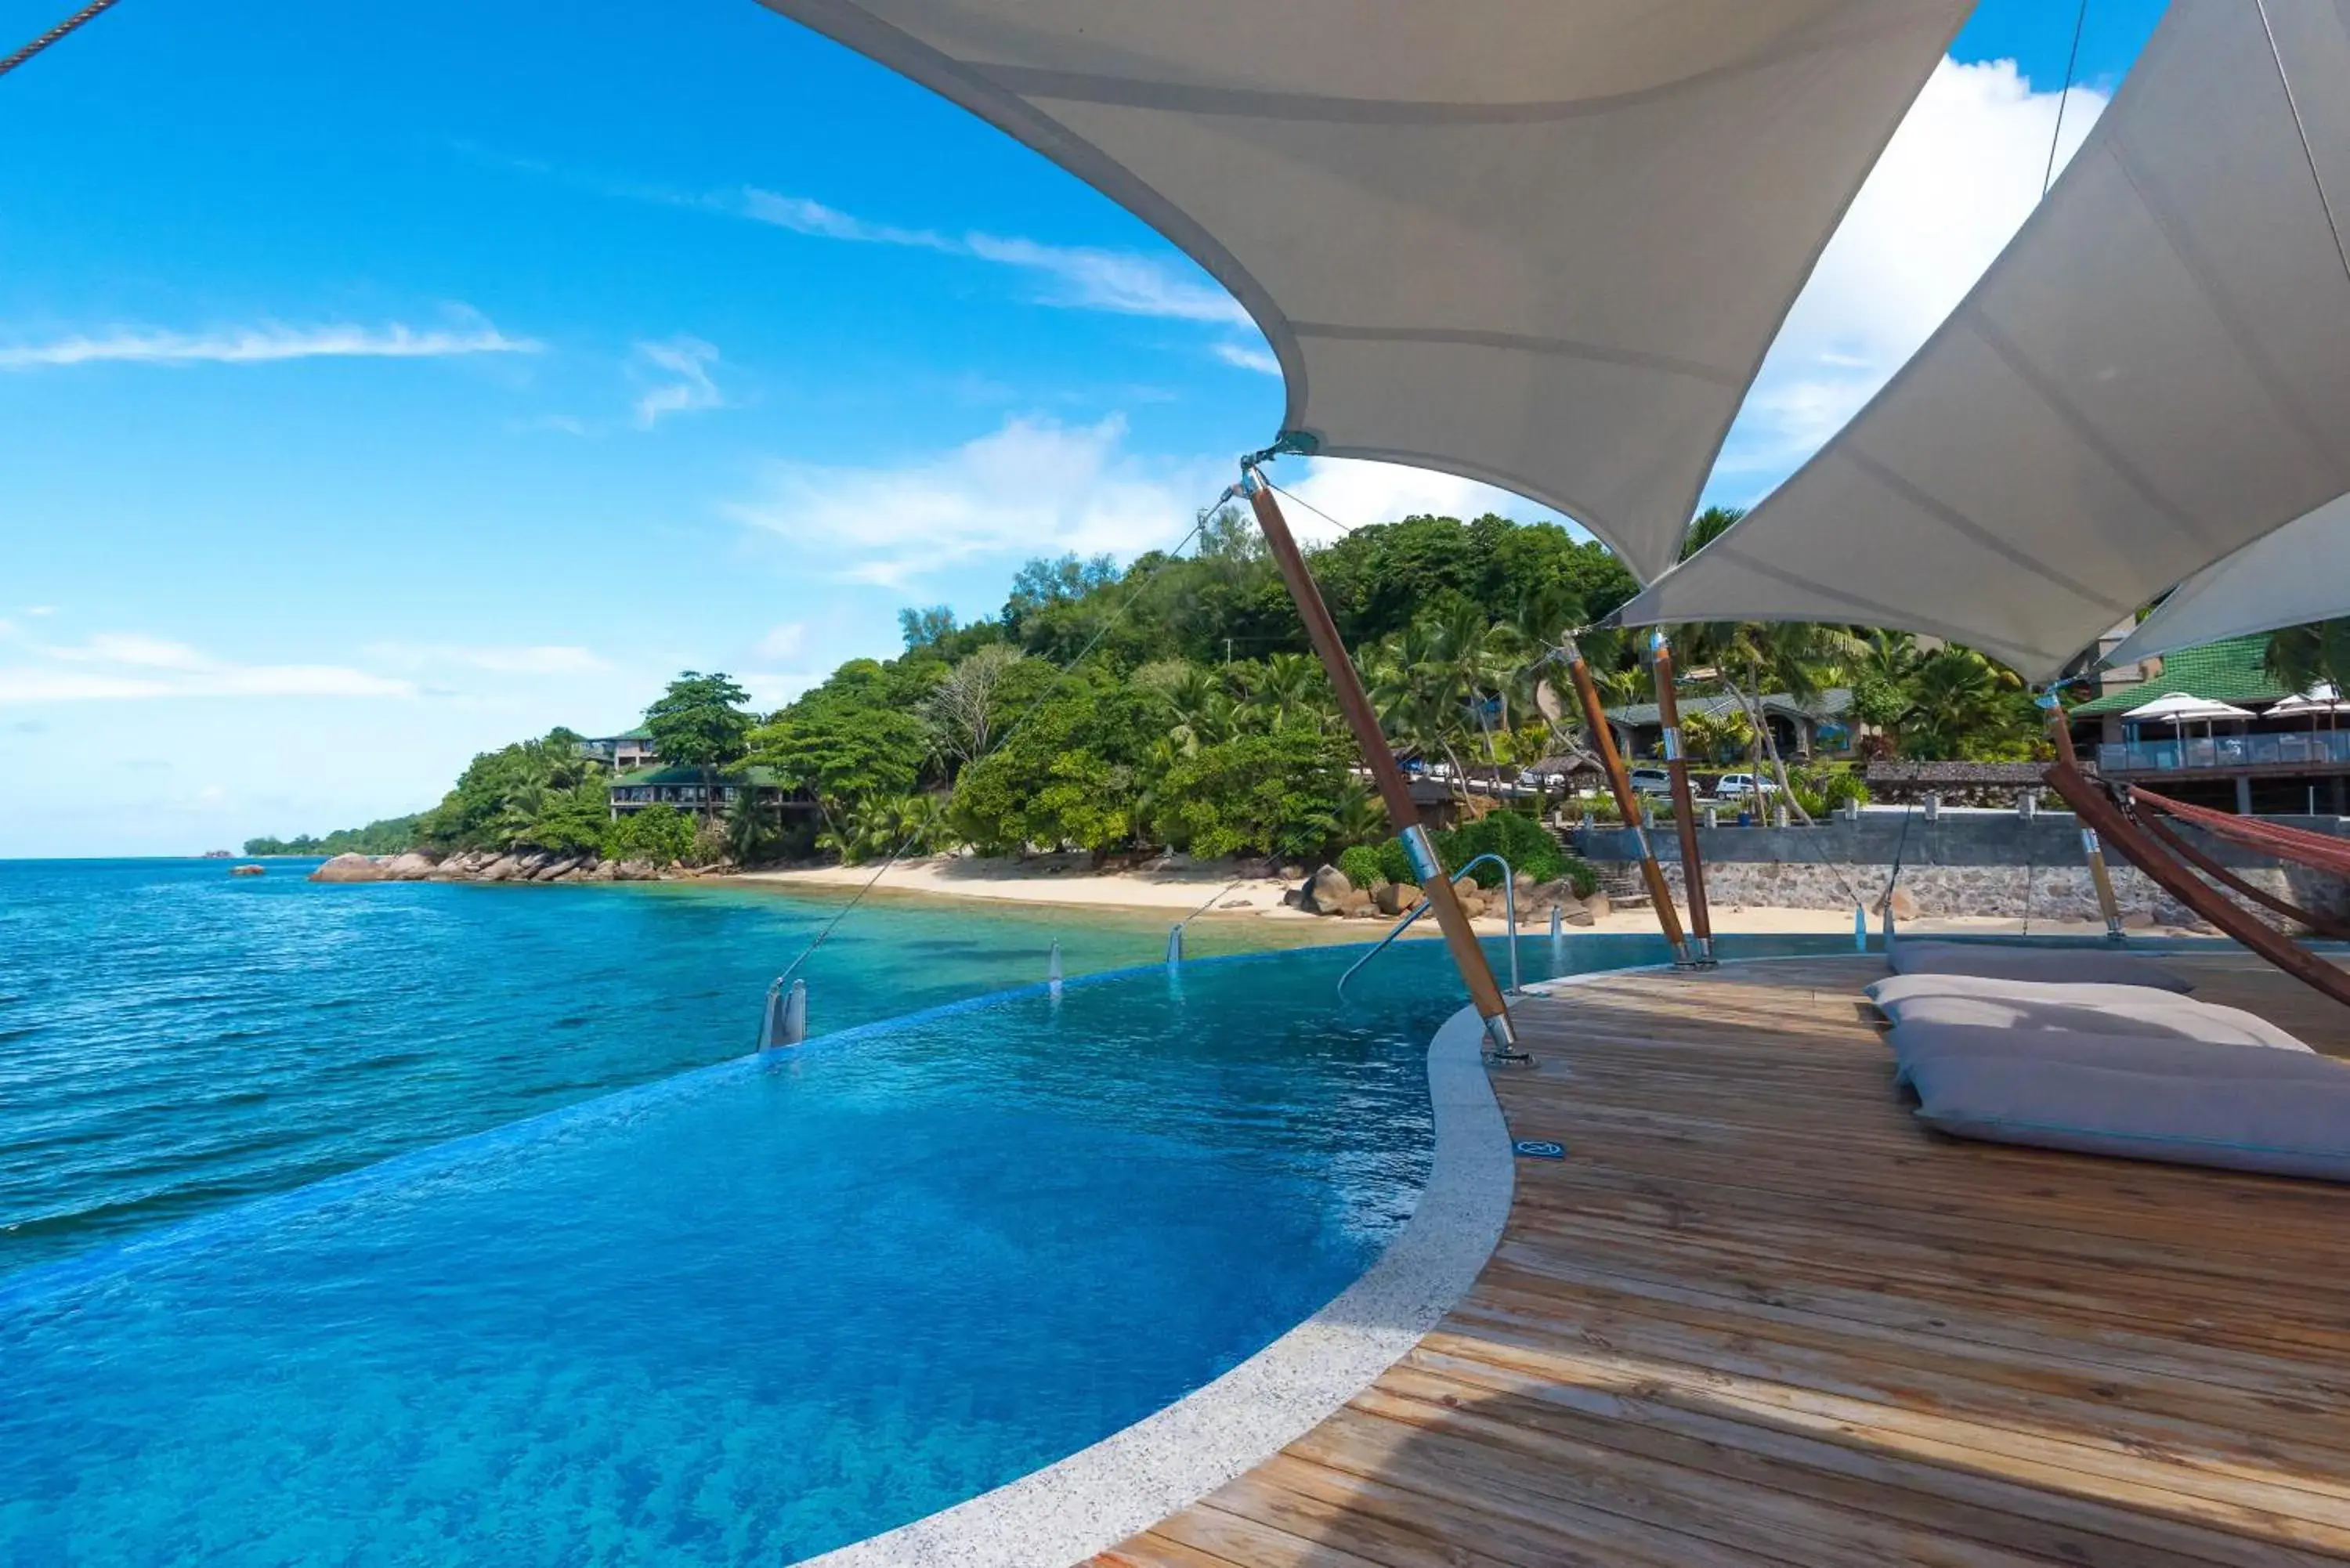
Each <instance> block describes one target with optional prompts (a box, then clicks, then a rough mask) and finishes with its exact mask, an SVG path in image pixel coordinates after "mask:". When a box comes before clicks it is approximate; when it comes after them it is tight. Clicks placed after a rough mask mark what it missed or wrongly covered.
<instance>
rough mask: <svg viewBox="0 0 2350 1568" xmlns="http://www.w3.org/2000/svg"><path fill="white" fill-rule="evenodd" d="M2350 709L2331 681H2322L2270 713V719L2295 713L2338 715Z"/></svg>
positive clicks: (2299, 692) (2292, 697)
mask: <svg viewBox="0 0 2350 1568" xmlns="http://www.w3.org/2000/svg"><path fill="white" fill-rule="evenodd" d="M2345 708H2350V702H2345V701H2342V693H2341V692H2339V691H2335V690H2334V686H2333V683H2332V682H2330V681H2324V680H2321V681H2319V682H2318V683H2317V684H2316V685H2314V686H2313V687H2311V688H2310V689H2309V690H2308V691H2296V692H2294V693H2293V695H2292V696H2290V697H2288V698H2286V699H2285V700H2284V701H2282V702H2279V703H2278V704H2276V705H2275V706H2274V707H2272V708H2271V709H2270V710H2269V711H2268V717H2270V718H2272V719H2282V718H2287V717H2290V716H2292V715H2293V714H2295V713H2338V712H2340V711H2343V710H2344V709H2345Z"/></svg>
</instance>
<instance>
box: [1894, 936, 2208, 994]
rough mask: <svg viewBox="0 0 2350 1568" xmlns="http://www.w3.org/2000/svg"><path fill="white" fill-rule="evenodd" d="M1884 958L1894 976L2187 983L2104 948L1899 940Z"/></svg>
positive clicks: (2189, 984) (2184, 986) (2179, 988)
mask: <svg viewBox="0 0 2350 1568" xmlns="http://www.w3.org/2000/svg"><path fill="white" fill-rule="evenodd" d="M1886 956H1887V959H1888V961H1890V962H1891V963H1892V965H1893V969H1894V971H1895V972H1896V973H1898V974H1980V975H1990V976H1992V977H1995V978H1998V979H2002V980H2038V981H2053V982H2054V983H2057V984H2066V985H2080V984H2092V985H2149V986H2153V987H2154V988H2156V989H2157V990H2158V991H2175V992H2189V991H2193V990H2194V989H2195V984H2194V982H2193V981H2190V980H2189V979H2187V978H2186V977H2185V976H2184V975H2181V974H2179V973H2178V972H2177V971H2173V970H2168V969H2165V968H2163V967H2162V966H2161V965H2160V964H2158V963H2156V962H2155V961H2153V960H2152V959H2148V958H2145V957H2143V956H2141V955H2139V954H2136V953H2119V952H2115V951H2113V950H2110V949H2106V948H2028V947H2015V946H2012V945H2009V944H2006V943H2002V942H1921V941H1918V940H1915V939H1913V938H1908V937H1904V938H1902V939H1901V940H1899V941H1897V942H1895V943H1893V944H1892V947H1891V950H1889V951H1888V952H1887V955H1886Z"/></svg>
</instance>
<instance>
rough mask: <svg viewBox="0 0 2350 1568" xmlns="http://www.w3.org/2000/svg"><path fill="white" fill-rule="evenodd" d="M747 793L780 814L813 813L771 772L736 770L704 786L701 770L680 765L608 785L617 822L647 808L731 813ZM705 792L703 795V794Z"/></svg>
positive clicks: (625, 777)
mask: <svg viewBox="0 0 2350 1568" xmlns="http://www.w3.org/2000/svg"><path fill="white" fill-rule="evenodd" d="M746 790H753V791H756V792H757V794H758V801H759V804H760V805H772V806H775V808H777V809H778V810H782V809H784V808H785V807H787V806H794V805H796V806H801V807H804V808H806V809H809V810H813V809H814V806H813V804H812V803H810V802H808V801H806V799H805V798H803V797H800V796H798V795H797V794H795V793H793V792H791V791H787V790H785V788H784V786H783V785H782V784H780V783H778V782H777V781H776V778H775V771H774V770H773V769H771V768H764V767H757V766H753V767H747V768H738V769H736V770H734V771H733V772H732V773H722V774H717V775H715V778H714V780H713V781H712V783H710V784H707V785H705V784H703V781H702V770H701V769H700V768H692V767H686V766H684V765H682V764H680V765H678V766H674V767H666V768H640V769H638V770H636V771H635V772H633V773H624V774H617V775H615V776H614V778H613V780H612V784H611V792H612V817H613V820H615V821H618V820H619V818H621V817H623V816H625V815H628V814H629V813H630V812H633V811H642V810H643V809H644V808H645V807H647V806H649V805H673V806H675V807H677V809H678V810H680V811H692V812H698V811H701V810H702V808H703V807H705V806H712V807H715V808H716V809H718V810H720V811H726V810H731V809H732V808H733V805H734V804H735V802H737V801H739V800H741V799H742V798H743V792H744V791H746ZM705 791H706V793H705Z"/></svg>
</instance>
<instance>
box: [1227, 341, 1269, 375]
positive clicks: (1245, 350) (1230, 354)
mask: <svg viewBox="0 0 2350 1568" xmlns="http://www.w3.org/2000/svg"><path fill="white" fill-rule="evenodd" d="M1214 352H1215V356H1216V358H1219V359H1222V361H1223V362H1224V363H1225V364H1227V365H1233V366H1237V367H1239V368H1240V369H1243V370H1254V371H1255V372H1257V374H1259V375H1261V376H1278V375H1280V374H1281V361H1280V360H1279V359H1276V358H1274V355H1273V350H1272V349H1270V348H1259V347H1257V346H1256V345H1254V344H1250V343H1219V344H1217V345H1216V347H1215V350H1214Z"/></svg>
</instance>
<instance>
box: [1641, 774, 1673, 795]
mask: <svg viewBox="0 0 2350 1568" xmlns="http://www.w3.org/2000/svg"><path fill="white" fill-rule="evenodd" d="M1632 788H1633V789H1634V790H1635V791H1636V792H1638V794H1657V795H1665V794H1672V793H1673V775H1672V774H1670V773H1669V772H1667V771H1666V770H1665V769H1663V768H1634V769H1633V770H1632Z"/></svg>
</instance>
